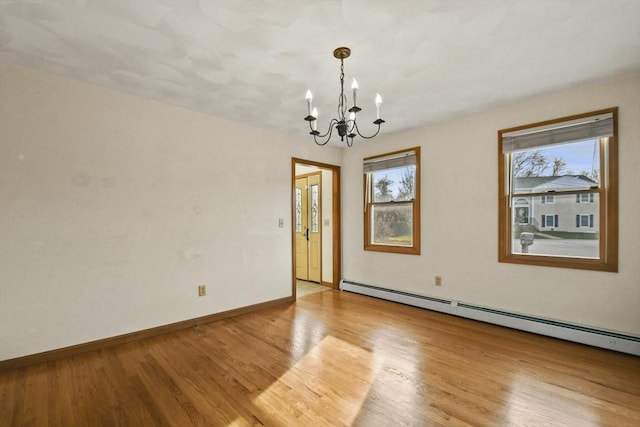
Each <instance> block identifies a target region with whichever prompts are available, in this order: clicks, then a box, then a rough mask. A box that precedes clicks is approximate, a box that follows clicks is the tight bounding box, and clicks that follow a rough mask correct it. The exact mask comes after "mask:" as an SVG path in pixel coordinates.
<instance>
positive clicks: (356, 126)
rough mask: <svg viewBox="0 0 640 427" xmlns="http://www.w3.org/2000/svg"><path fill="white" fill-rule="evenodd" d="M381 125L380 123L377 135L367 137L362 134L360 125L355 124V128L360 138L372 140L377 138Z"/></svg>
mask: <svg viewBox="0 0 640 427" xmlns="http://www.w3.org/2000/svg"><path fill="white" fill-rule="evenodd" d="M380 124H381V123H378V130H376V133H374V134H373V135H371V136H365V135H363V134H361V133H360V129H358V124H357V123H353V127H354V128H355V130H356V132H357V133H358V135H359V136H360V138H364V139H371V138H373V137H375V136H376V135H378V133H379V132H380Z"/></svg>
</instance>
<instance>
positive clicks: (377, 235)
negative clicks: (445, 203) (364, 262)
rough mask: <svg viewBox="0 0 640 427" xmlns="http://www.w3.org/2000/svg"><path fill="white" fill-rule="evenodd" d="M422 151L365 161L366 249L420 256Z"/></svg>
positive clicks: (369, 158)
mask: <svg viewBox="0 0 640 427" xmlns="http://www.w3.org/2000/svg"><path fill="white" fill-rule="evenodd" d="M419 165H420V149H419V147H416V148H412V149H409V150H403V151H398V152H393V153H387V154H384V155H381V156H375V157H368V158H366V159H364V164H363V170H364V194H365V203H364V236H365V242H364V248H365V250H372V251H381V252H395V253H407V254H419V253H420V227H419V225H420V209H419V206H420V202H419V194H420V192H419V183H420V179H419V177H420V166H419Z"/></svg>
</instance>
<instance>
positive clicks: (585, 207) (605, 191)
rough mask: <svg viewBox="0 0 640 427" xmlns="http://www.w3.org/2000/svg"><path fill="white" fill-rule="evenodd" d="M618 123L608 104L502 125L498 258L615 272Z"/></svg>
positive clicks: (500, 138) (500, 133)
mask: <svg viewBox="0 0 640 427" xmlns="http://www.w3.org/2000/svg"><path fill="white" fill-rule="evenodd" d="M616 125H617V109H616V108H612V109H608V110H602V111H597V112H594V113H587V114H582V115H577V116H571V117H567V118H564V119H558V120H552V121H548V122H543V123H537V124H533V125H527V126H521V127H518V128H512V129H506V130H502V131H499V133H498V137H499V145H500V151H499V154H500V163H499V175H500V183H499V184H500V185H499V186H500V189H499V190H500V193H499V194H500V206H499V217H500V219H499V226H500V227H499V228H500V240H499V260H500V261H501V262H514V263H523V264H536V265H546V266H558V267H568V268H582V269H594V270H604V271H617V232H618V230H617V138H616V132H615V130H616ZM549 193H552V194H549ZM523 200H526V201H527V202H528V205H529V206H528V209H529V210H528V212H526V214H527V217H528V220H529V222H528V223H527V222H525V221H523V220H522V219H521V216H520V214H521V212H522V209H523V206H524V204H523ZM507 218H509V219H510V220H507ZM523 232H527V233H533V234H534V242H533V244H531V245H528V246H527V248H524V247H523V246H522V244H521V243H522V242H521V241H520V234H521V233H523ZM524 243H525V244H526V243H527V242H524ZM524 249H526V250H524Z"/></svg>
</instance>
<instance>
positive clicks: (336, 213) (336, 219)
mask: <svg viewBox="0 0 640 427" xmlns="http://www.w3.org/2000/svg"><path fill="white" fill-rule="evenodd" d="M296 165H303V166H313V167H317V168H319V169H323V170H328V171H330V172H331V177H332V179H331V181H332V182H331V187H332V188H331V205H332V206H331V234H332V238H333V247H332V257H331V262H332V264H333V269H332V270H333V275H332V277H331V282H330V283H329V285H330V286H331V288H332V289H339V287H340V279H341V278H342V221H341V218H340V212H341V209H340V199H341V196H340V166H336V165H330V164H328V163H321V162H316V161H313V160H306V159H300V158H297V157H292V158H291V295H292V296H293V299H294V300H295V299H296V298H297V295H296V229H295V222H296V190H295V189H296ZM323 191H327V189H326V188H323ZM322 262H325V260H324V258H323V261H322ZM325 283H326V282H323V284H325Z"/></svg>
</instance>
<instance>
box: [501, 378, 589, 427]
mask: <svg viewBox="0 0 640 427" xmlns="http://www.w3.org/2000/svg"><path fill="white" fill-rule="evenodd" d="M506 407H507V408H508V413H507V420H508V424H509V425H519V426H520V425H521V426H539V425H556V423H557V422H558V420H562V419H568V420H576V419H580V424H579V425H580V426H581V427H590V426H594V427H595V426H599V425H600V423H599V417H598V415H597V414H595V413H593V412H592V411H590V410H589V409H588V408H586V407H585V405H584V395H581V394H580V393H577V392H575V391H571V390H568V389H566V388H563V387H560V386H557V385H555V384H550V383H548V382H544V381H540V380H538V379H535V378H532V377H529V376H526V375H525V374H517V375H516V376H515V378H514V380H513V385H512V389H511V391H510V394H509V397H508V404H507V405H506ZM569 415H570V416H569Z"/></svg>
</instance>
